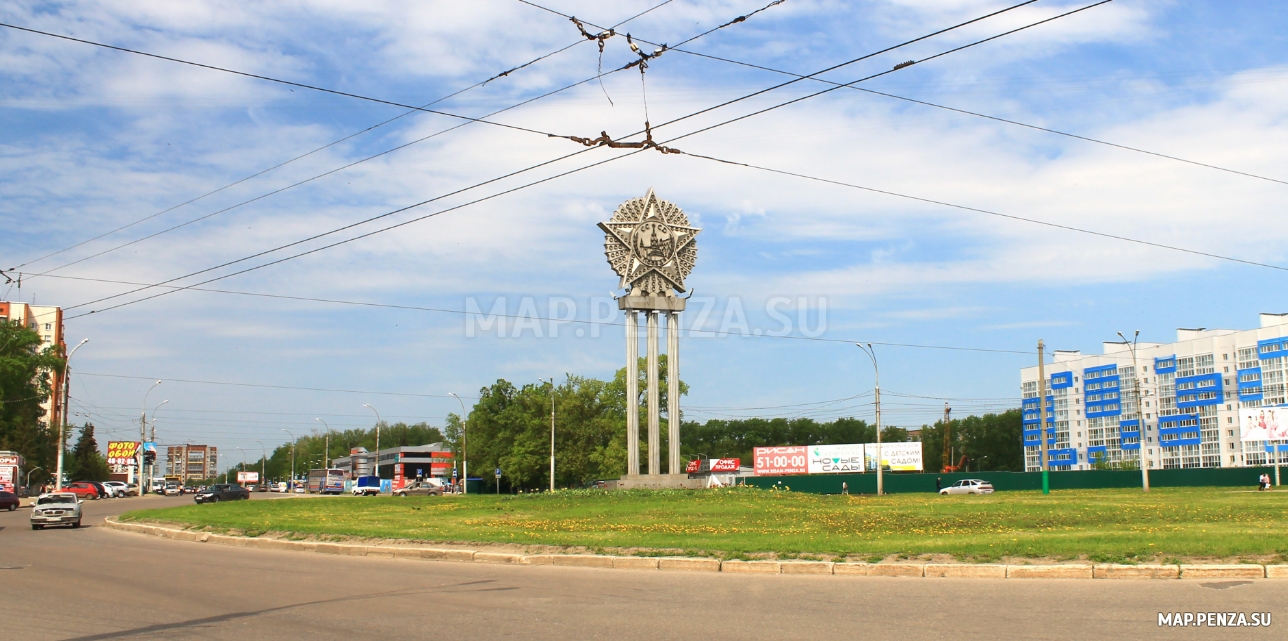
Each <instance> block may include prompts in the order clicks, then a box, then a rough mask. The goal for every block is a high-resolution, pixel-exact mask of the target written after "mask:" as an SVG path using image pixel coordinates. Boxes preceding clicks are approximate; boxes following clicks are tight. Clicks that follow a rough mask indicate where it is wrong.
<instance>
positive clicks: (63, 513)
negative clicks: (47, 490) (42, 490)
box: [31, 492, 84, 530]
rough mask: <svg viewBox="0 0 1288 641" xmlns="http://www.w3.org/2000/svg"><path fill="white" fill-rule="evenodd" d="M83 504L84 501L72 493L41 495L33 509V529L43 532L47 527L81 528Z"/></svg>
mask: <svg viewBox="0 0 1288 641" xmlns="http://www.w3.org/2000/svg"><path fill="white" fill-rule="evenodd" d="M83 502H84V500H83V499H81V498H79V496H78V495H76V494H73V493H71V492H54V493H52V494H43V495H41V496H40V498H37V499H36V504H35V505H33V506H32V508H31V529H33V530H42V529H44V527H45V526H46V525H70V526H72V527H74V528H76V527H80V526H81V503H83Z"/></svg>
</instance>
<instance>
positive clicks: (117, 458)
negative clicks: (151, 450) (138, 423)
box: [107, 441, 139, 465]
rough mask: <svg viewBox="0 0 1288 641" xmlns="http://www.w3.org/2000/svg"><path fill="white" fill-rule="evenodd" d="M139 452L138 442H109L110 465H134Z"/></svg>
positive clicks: (108, 456) (108, 455)
mask: <svg viewBox="0 0 1288 641" xmlns="http://www.w3.org/2000/svg"><path fill="white" fill-rule="evenodd" d="M138 452H139V442H138V441H108V443H107V464H108V465H133V464H134V462H135V461H134V457H135V455H136V454H138Z"/></svg>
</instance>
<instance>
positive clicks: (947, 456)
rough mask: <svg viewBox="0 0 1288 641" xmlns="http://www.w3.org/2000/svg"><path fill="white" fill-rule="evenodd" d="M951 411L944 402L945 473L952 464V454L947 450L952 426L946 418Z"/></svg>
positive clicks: (949, 444)
mask: <svg viewBox="0 0 1288 641" xmlns="http://www.w3.org/2000/svg"><path fill="white" fill-rule="evenodd" d="M952 411H953V408H951V407H948V402H947V401H944V457H943V458H944V470H945V471H947V470H948V467H949V466H950V465H952V464H953V459H952V453H950V452H949V449H950V448H951V447H952V433H953V424H952V423H950V422H949V418H948V417H949V416H950V415H951V414H952Z"/></svg>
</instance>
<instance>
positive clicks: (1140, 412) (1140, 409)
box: [1118, 329, 1149, 492]
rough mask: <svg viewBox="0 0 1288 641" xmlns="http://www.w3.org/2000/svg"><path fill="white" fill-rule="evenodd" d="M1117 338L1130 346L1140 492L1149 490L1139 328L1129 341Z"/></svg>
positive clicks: (1122, 337)
mask: <svg viewBox="0 0 1288 641" xmlns="http://www.w3.org/2000/svg"><path fill="white" fill-rule="evenodd" d="M1118 338H1121V339H1123V342H1124V343H1126V344H1127V346H1128V347H1130V348H1131V375H1132V382H1133V383H1134V387H1135V393H1136V428H1137V429H1138V430H1140V431H1139V432H1137V434H1139V435H1140V436H1139V437H1138V438H1137V439H1136V444H1137V445H1136V449H1137V450H1138V451H1139V454H1140V488H1141V491H1142V492H1149V459H1147V458H1145V406H1144V404H1142V403H1141V402H1140V385H1141V383H1140V369H1139V368H1138V367H1137V366H1136V341H1138V340H1140V330H1139V329H1138V330H1136V334H1135V335H1134V336H1132V339H1131V341H1128V340H1127V337H1126V336H1123V333H1122V332H1118Z"/></svg>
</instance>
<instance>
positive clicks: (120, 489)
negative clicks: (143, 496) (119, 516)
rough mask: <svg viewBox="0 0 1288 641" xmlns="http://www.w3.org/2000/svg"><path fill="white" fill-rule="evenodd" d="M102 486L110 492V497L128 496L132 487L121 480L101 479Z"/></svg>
mask: <svg viewBox="0 0 1288 641" xmlns="http://www.w3.org/2000/svg"><path fill="white" fill-rule="evenodd" d="M103 487H105V488H107V491H109V492H111V493H112V498H121V497H124V496H129V495H130V492H131V490H132V489H133V488H131V487H130V486H128V485H126V484H125V483H123V482H121V481H103Z"/></svg>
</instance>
